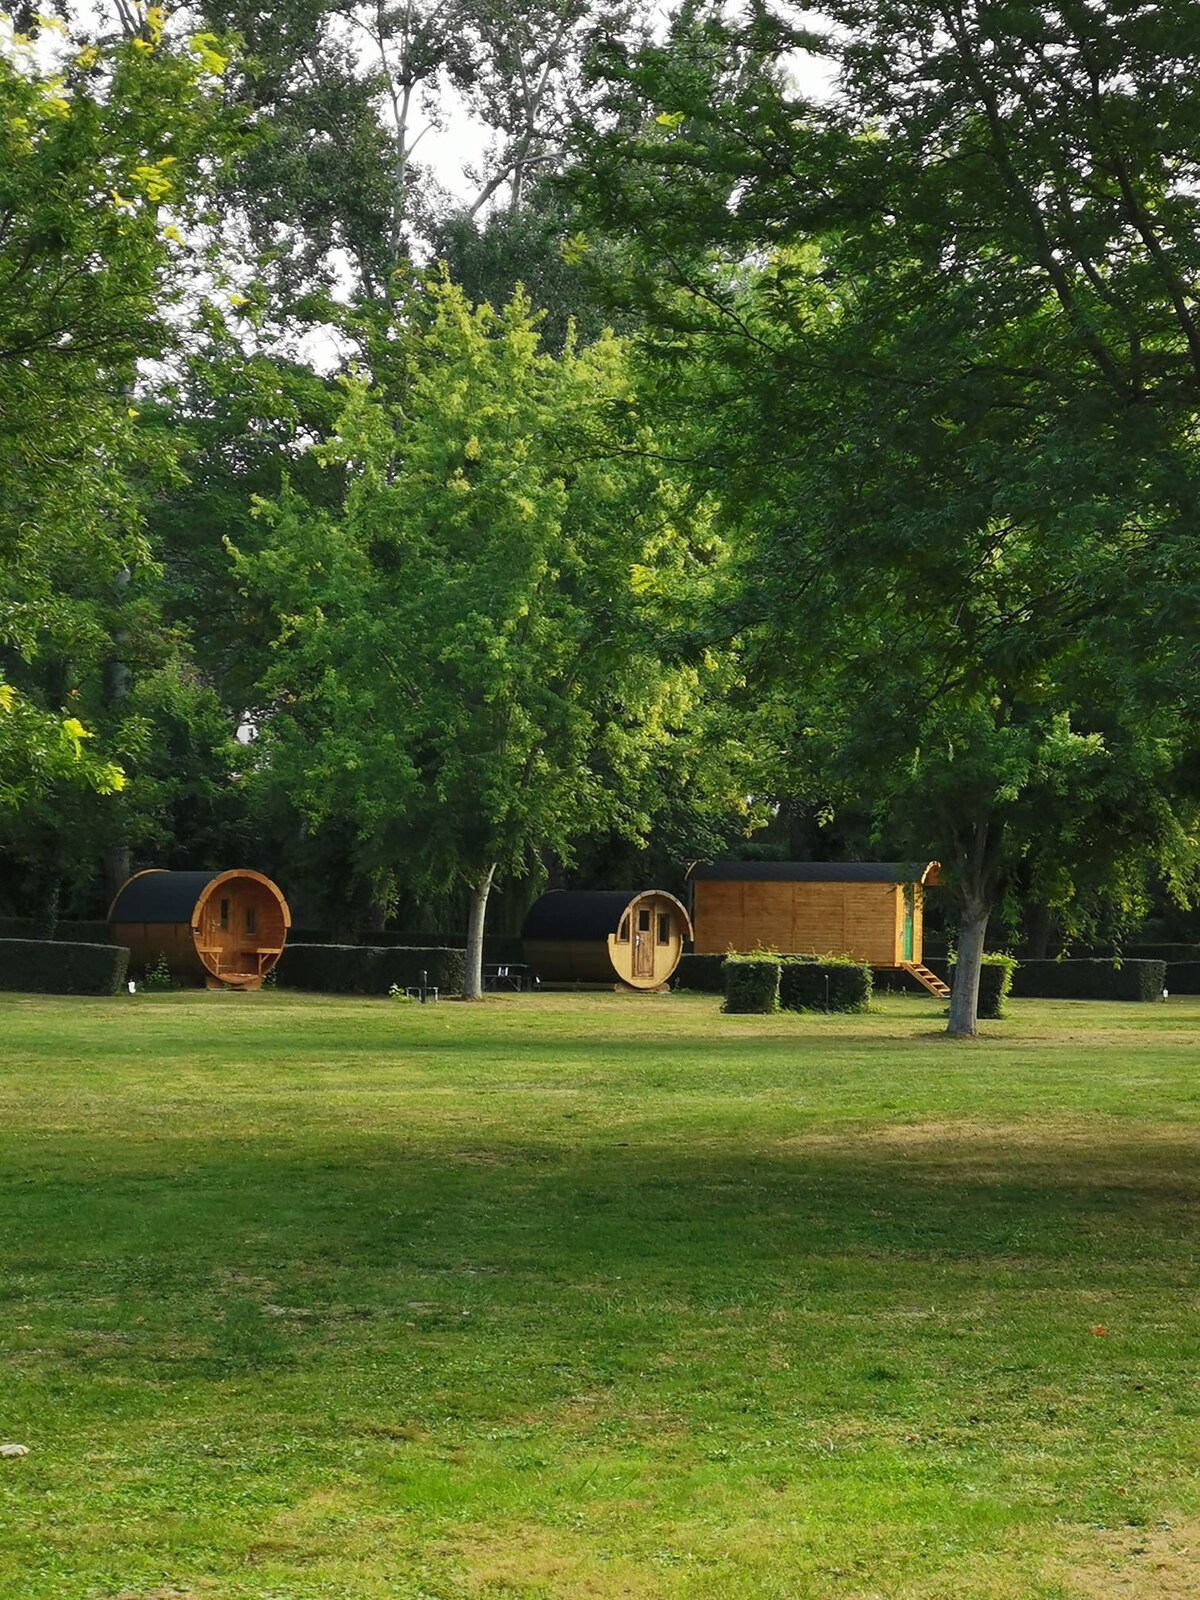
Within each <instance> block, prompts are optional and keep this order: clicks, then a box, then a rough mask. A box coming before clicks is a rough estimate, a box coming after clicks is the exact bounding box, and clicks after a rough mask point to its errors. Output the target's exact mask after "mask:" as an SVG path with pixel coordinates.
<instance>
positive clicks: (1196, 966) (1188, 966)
mask: <svg viewBox="0 0 1200 1600" xmlns="http://www.w3.org/2000/svg"><path fill="white" fill-rule="evenodd" d="M1163 988H1164V989H1167V990H1169V991H1170V993H1171V994H1200V961H1168V962H1167V978H1166V982H1165V983H1164V984H1163Z"/></svg>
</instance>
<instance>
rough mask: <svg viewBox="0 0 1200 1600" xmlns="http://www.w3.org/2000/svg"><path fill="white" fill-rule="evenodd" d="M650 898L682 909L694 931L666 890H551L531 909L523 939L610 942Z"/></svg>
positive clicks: (686, 925)
mask: <svg viewBox="0 0 1200 1600" xmlns="http://www.w3.org/2000/svg"><path fill="white" fill-rule="evenodd" d="M650 895H656V896H658V897H659V898H660V899H663V900H669V901H670V902H671V903H672V905H675V906H678V907H679V910H680V911H681V912H682V913H683V919H684V927H685V929H689V931H690V924H689V923H688V916H687V911H686V909H685V908H684V907H683V906H682V905H681V904H680V902H679V901H678V900H677V899H676V898H675V896H674V895H673V894H668V893H667V892H666V890H665V889H551V890H550V892H549V894H544V895H543V896H542V897H541V899H540V900H535V901H534V902H533V904H532V905H531V906H530V908H529V914H528V915H527V916H526V918H525V926H524V927H523V928H522V929H521V937H522V939H607V938H609V936H610V935H612V934H615V933H616V931H617V929H618V928H619V927H620V925H621V918H622V917H623V916H624V915H625V913H626V912H627V911H628V910H629V908H630V906H631V905H633V903H634V901H635V900H645V899H646V898H647V897H648V896H650Z"/></svg>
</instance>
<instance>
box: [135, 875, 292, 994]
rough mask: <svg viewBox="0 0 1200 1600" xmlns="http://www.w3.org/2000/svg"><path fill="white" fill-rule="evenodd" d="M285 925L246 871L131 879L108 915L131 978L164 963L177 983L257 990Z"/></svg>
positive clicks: (270, 895)
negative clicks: (125, 953) (127, 954)
mask: <svg viewBox="0 0 1200 1600" xmlns="http://www.w3.org/2000/svg"><path fill="white" fill-rule="evenodd" d="M291 920H292V919H291V914H290V912H289V911H288V905H287V901H286V900H285V899H284V897H283V895H282V893H281V892H280V890H279V889H278V888H277V886H276V885H275V884H274V883H272V882H271V880H270V878H268V877H265V876H264V874H263V873H261V872H254V871H252V870H250V869H234V870H232V871H228V872H164V871H161V870H157V869H151V870H150V871H147V872H139V873H135V874H134V876H133V877H132V878H130V879H129V880H128V882H126V883H125V884H124V885H123V887H122V888H121V889H120V890H119V892H118V894H117V896H116V899H115V900H114V901H113V903H112V906H111V907H110V908H109V913H108V921H109V926H110V927H111V929H112V934H113V938H114V940H115V941H116V942H117V943H118V944H123V945H126V946H127V947H128V949H129V952H130V970H131V971H132V972H135V973H145V972H146V970H147V969H148V968H151V967H153V966H155V965H156V964H157V963H159V962H160V961H165V962H166V965H167V967H168V968H169V969H170V971H171V972H172V974H173V975H174V976H175V977H177V978H179V979H180V980H182V981H185V982H194V983H208V984H209V985H212V986H217V985H221V986H225V985H228V986H230V987H233V988H238V989H257V988H258V987H259V986H260V985H261V983H262V981H263V978H264V977H265V976H266V975H267V973H268V972H270V970H271V968H272V967H273V966H274V965H275V963H276V962H277V961H278V960H279V955H280V952H281V951H282V949H283V945H284V941H285V939H286V938H287V930H288V928H289V927H290V926H291Z"/></svg>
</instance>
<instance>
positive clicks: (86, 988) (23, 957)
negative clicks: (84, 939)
mask: <svg viewBox="0 0 1200 1600" xmlns="http://www.w3.org/2000/svg"><path fill="white" fill-rule="evenodd" d="M128 967H129V951H128V950H126V949H125V947H124V946H123V945H117V944H71V943H68V942H67V941H65V940H62V939H0V989H8V990H12V991H15V992H17V993H20V994H116V993H118V991H119V990H120V988H121V985H122V984H123V983H124V982H125V973H126V971H127V969H128Z"/></svg>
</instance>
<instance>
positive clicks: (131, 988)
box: [129, 978, 137, 994]
mask: <svg viewBox="0 0 1200 1600" xmlns="http://www.w3.org/2000/svg"><path fill="white" fill-rule="evenodd" d="M129 992H130V994H136V993H137V984H136V983H134V981H133V979H132V978H130V980H129Z"/></svg>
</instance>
